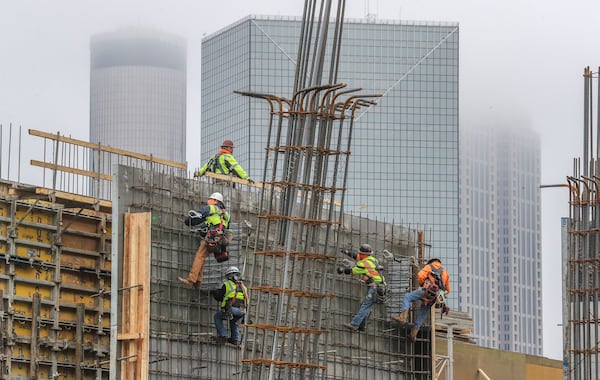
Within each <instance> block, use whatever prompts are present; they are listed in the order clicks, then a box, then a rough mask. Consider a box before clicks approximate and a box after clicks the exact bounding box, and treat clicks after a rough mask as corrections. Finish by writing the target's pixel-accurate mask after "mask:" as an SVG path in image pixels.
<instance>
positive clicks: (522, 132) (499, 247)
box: [457, 121, 560, 355]
mask: <svg viewBox="0 0 600 380" xmlns="http://www.w3.org/2000/svg"><path fill="white" fill-rule="evenodd" d="M464 124H469V125H468V126H466V127H465V125H464ZM476 124H477V123H476V122H472V121H470V122H468V123H463V125H461V135H460V139H461V143H460V149H461V153H460V164H461V176H460V178H461V223H460V226H461V231H460V233H461V234H460V235H461V240H460V245H461V254H460V273H461V275H460V284H457V285H459V286H458V287H457V290H458V292H457V294H458V297H459V301H460V305H461V307H462V308H463V310H465V311H468V312H469V313H471V314H472V316H473V322H474V330H475V331H474V335H475V337H476V338H477V342H478V343H479V344H481V345H482V346H486V347H492V348H500V349H502V350H507V351H515V352H522V353H527V354H532V355H541V354H542V348H543V347H542V262H541V210H540V204H541V201H540V181H541V144H540V138H539V136H538V134H537V133H535V132H534V131H532V130H531V129H529V128H526V127H525V126H522V125H518V126H516V125H515V126H500V127H498V126H494V127H487V126H480V127H478V128H475V127H474V125H476ZM480 124H481V122H480ZM484 124H485V123H484ZM557 280H559V279H557ZM559 299H560V297H559Z"/></svg>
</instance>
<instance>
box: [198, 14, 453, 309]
mask: <svg viewBox="0 0 600 380" xmlns="http://www.w3.org/2000/svg"><path fill="white" fill-rule="evenodd" d="M458 29H459V28H458V24H456V23H433V22H432V23H417V22H405V21H385V22H380V21H366V20H346V21H345V23H344V33H343V41H342V49H341V58H340V62H341V63H340V68H339V74H338V82H343V83H346V84H348V88H362V89H363V90H362V91H361V93H363V94H375V93H381V94H383V97H381V98H380V99H379V102H378V104H377V105H376V106H374V107H370V108H368V109H363V110H361V111H359V113H358V114H357V116H356V118H355V124H354V131H353V136H352V148H351V150H352V155H351V158H350V164H349V165H350V166H349V173H348V184H347V188H348V189H349V190H348V192H347V193H346V199H345V204H344V209H345V210H346V211H349V212H352V213H355V214H360V215H362V216H366V217H369V218H371V219H378V220H384V221H386V222H389V223H394V224H402V225H406V226H409V227H412V228H416V229H421V230H424V231H425V233H426V234H425V235H426V240H427V243H428V244H431V246H432V248H431V250H430V251H429V252H430V254H431V255H432V256H435V257H439V258H441V259H442V260H443V261H444V265H445V267H446V268H447V269H448V270H449V272H450V274H451V275H452V276H454V278H457V277H458V248H459V246H458V244H459V235H458V218H459V216H458V211H459V205H458V203H459V198H458V197H459V183H458V61H459V57H458V46H459V33H458ZM299 33H300V19H298V18H281V17H277V18H275V17H258V16H250V17H247V18H245V19H243V20H240V21H239V22H237V23H235V24H233V25H230V26H228V27H226V28H225V29H223V30H221V31H219V32H217V33H214V34H213V35H210V36H207V37H206V38H205V39H204V40H203V41H202V95H201V101H202V125H201V140H202V141H201V146H202V152H201V157H202V160H204V161H205V160H208V158H209V157H210V155H212V154H213V153H214V152H215V151H216V149H217V148H218V146H219V145H220V143H221V142H222V140H223V139H226V138H227V139H232V140H234V142H235V144H236V158H237V159H238V161H239V162H240V163H241V164H242V165H243V166H244V167H245V168H246V170H247V171H248V172H249V173H250V176H251V177H253V178H256V179H259V180H260V179H261V178H262V176H263V168H264V159H265V152H264V146H265V145H266V138H267V136H268V131H267V126H268V124H269V122H268V120H269V109H268V105H267V103H266V102H261V101H258V100H253V99H250V98H247V97H242V96H240V95H236V94H234V93H233V91H234V90H242V91H252V92H261V93H268V94H274V95H278V96H283V97H287V98H290V97H291V96H292V91H293V84H294V74H295V69H296V65H295V60H296V56H297V50H298V41H299ZM326 67H327V64H326ZM192 165H195V164H192ZM197 165H201V163H197ZM456 302H457V297H453V296H451V297H450V304H451V306H452V307H456V306H457V305H456Z"/></svg>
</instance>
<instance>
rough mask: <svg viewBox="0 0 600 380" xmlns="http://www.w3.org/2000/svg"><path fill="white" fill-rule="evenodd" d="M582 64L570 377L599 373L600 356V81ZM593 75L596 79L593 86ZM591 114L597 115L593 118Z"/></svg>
mask: <svg viewBox="0 0 600 380" xmlns="http://www.w3.org/2000/svg"><path fill="white" fill-rule="evenodd" d="M599 72H600V69H599V70H598V72H592V71H591V70H590V69H589V67H588V68H585V69H584V74H583V77H584V134H583V135H584V140H583V159H575V160H574V163H573V176H569V177H567V182H568V186H569V204H570V208H569V222H568V227H567V229H568V245H567V260H566V264H567V268H566V274H565V277H566V291H567V294H566V295H565V296H566V301H567V302H566V317H567V318H568V320H565V321H563V323H564V324H565V342H564V345H565V352H564V355H565V363H566V364H567V367H566V368H567V371H566V376H567V378H568V379H570V380H583V379H592V378H596V377H597V376H598V370H599V368H598V365H599V359H600V348H599V347H600V346H599V345H600V302H599V301H600V256H599V255H598V250H599V249H600V160H599V155H600V154H599V149H600V131H599V130H598V128H599V126H600V114H599V113H598V110H600V103H597V104H594V93H595V94H596V102H600V97H599V96H600V81H599V80H598V73H599ZM594 81H595V82H596V84H597V86H598V87H597V88H596V90H594V88H593V84H594ZM594 115H595V116H596V119H595V120H594Z"/></svg>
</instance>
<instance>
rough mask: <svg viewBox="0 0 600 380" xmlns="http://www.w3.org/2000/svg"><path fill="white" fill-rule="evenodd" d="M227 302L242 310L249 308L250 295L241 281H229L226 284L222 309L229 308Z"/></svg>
mask: <svg viewBox="0 0 600 380" xmlns="http://www.w3.org/2000/svg"><path fill="white" fill-rule="evenodd" d="M232 293H233V294H232ZM227 302H229V304H230V305H231V306H233V307H237V308H240V309H245V308H246V307H247V306H248V302H249V301H248V293H247V291H246V287H245V286H244V284H243V282H242V281H241V280H240V281H234V280H227V282H226V283H225V296H223V301H222V302H221V307H222V308H224V307H227Z"/></svg>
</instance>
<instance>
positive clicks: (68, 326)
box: [0, 187, 111, 379]
mask: <svg viewBox="0 0 600 380" xmlns="http://www.w3.org/2000/svg"><path fill="white" fill-rule="evenodd" d="M1 190H2V188H1V187H0V292H1V294H2V310H1V312H2V313H1V315H2V319H1V322H0V323H1V326H0V328H1V333H2V342H1V343H0V352H1V353H2V359H0V379H9V378H10V379H32V378H40V379H54V378H56V379H108V365H109V360H108V358H109V347H110V293H111V289H110V283H111V281H110V270H111V265H110V250H111V241H110V239H111V224H110V215H105V214H102V213H99V212H96V211H92V210H86V209H69V210H65V209H63V208H62V207H61V206H60V204H56V203H54V204H50V203H48V202H43V201H39V200H16V199H14V198H11V197H5V198H2V192H1Z"/></svg>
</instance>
